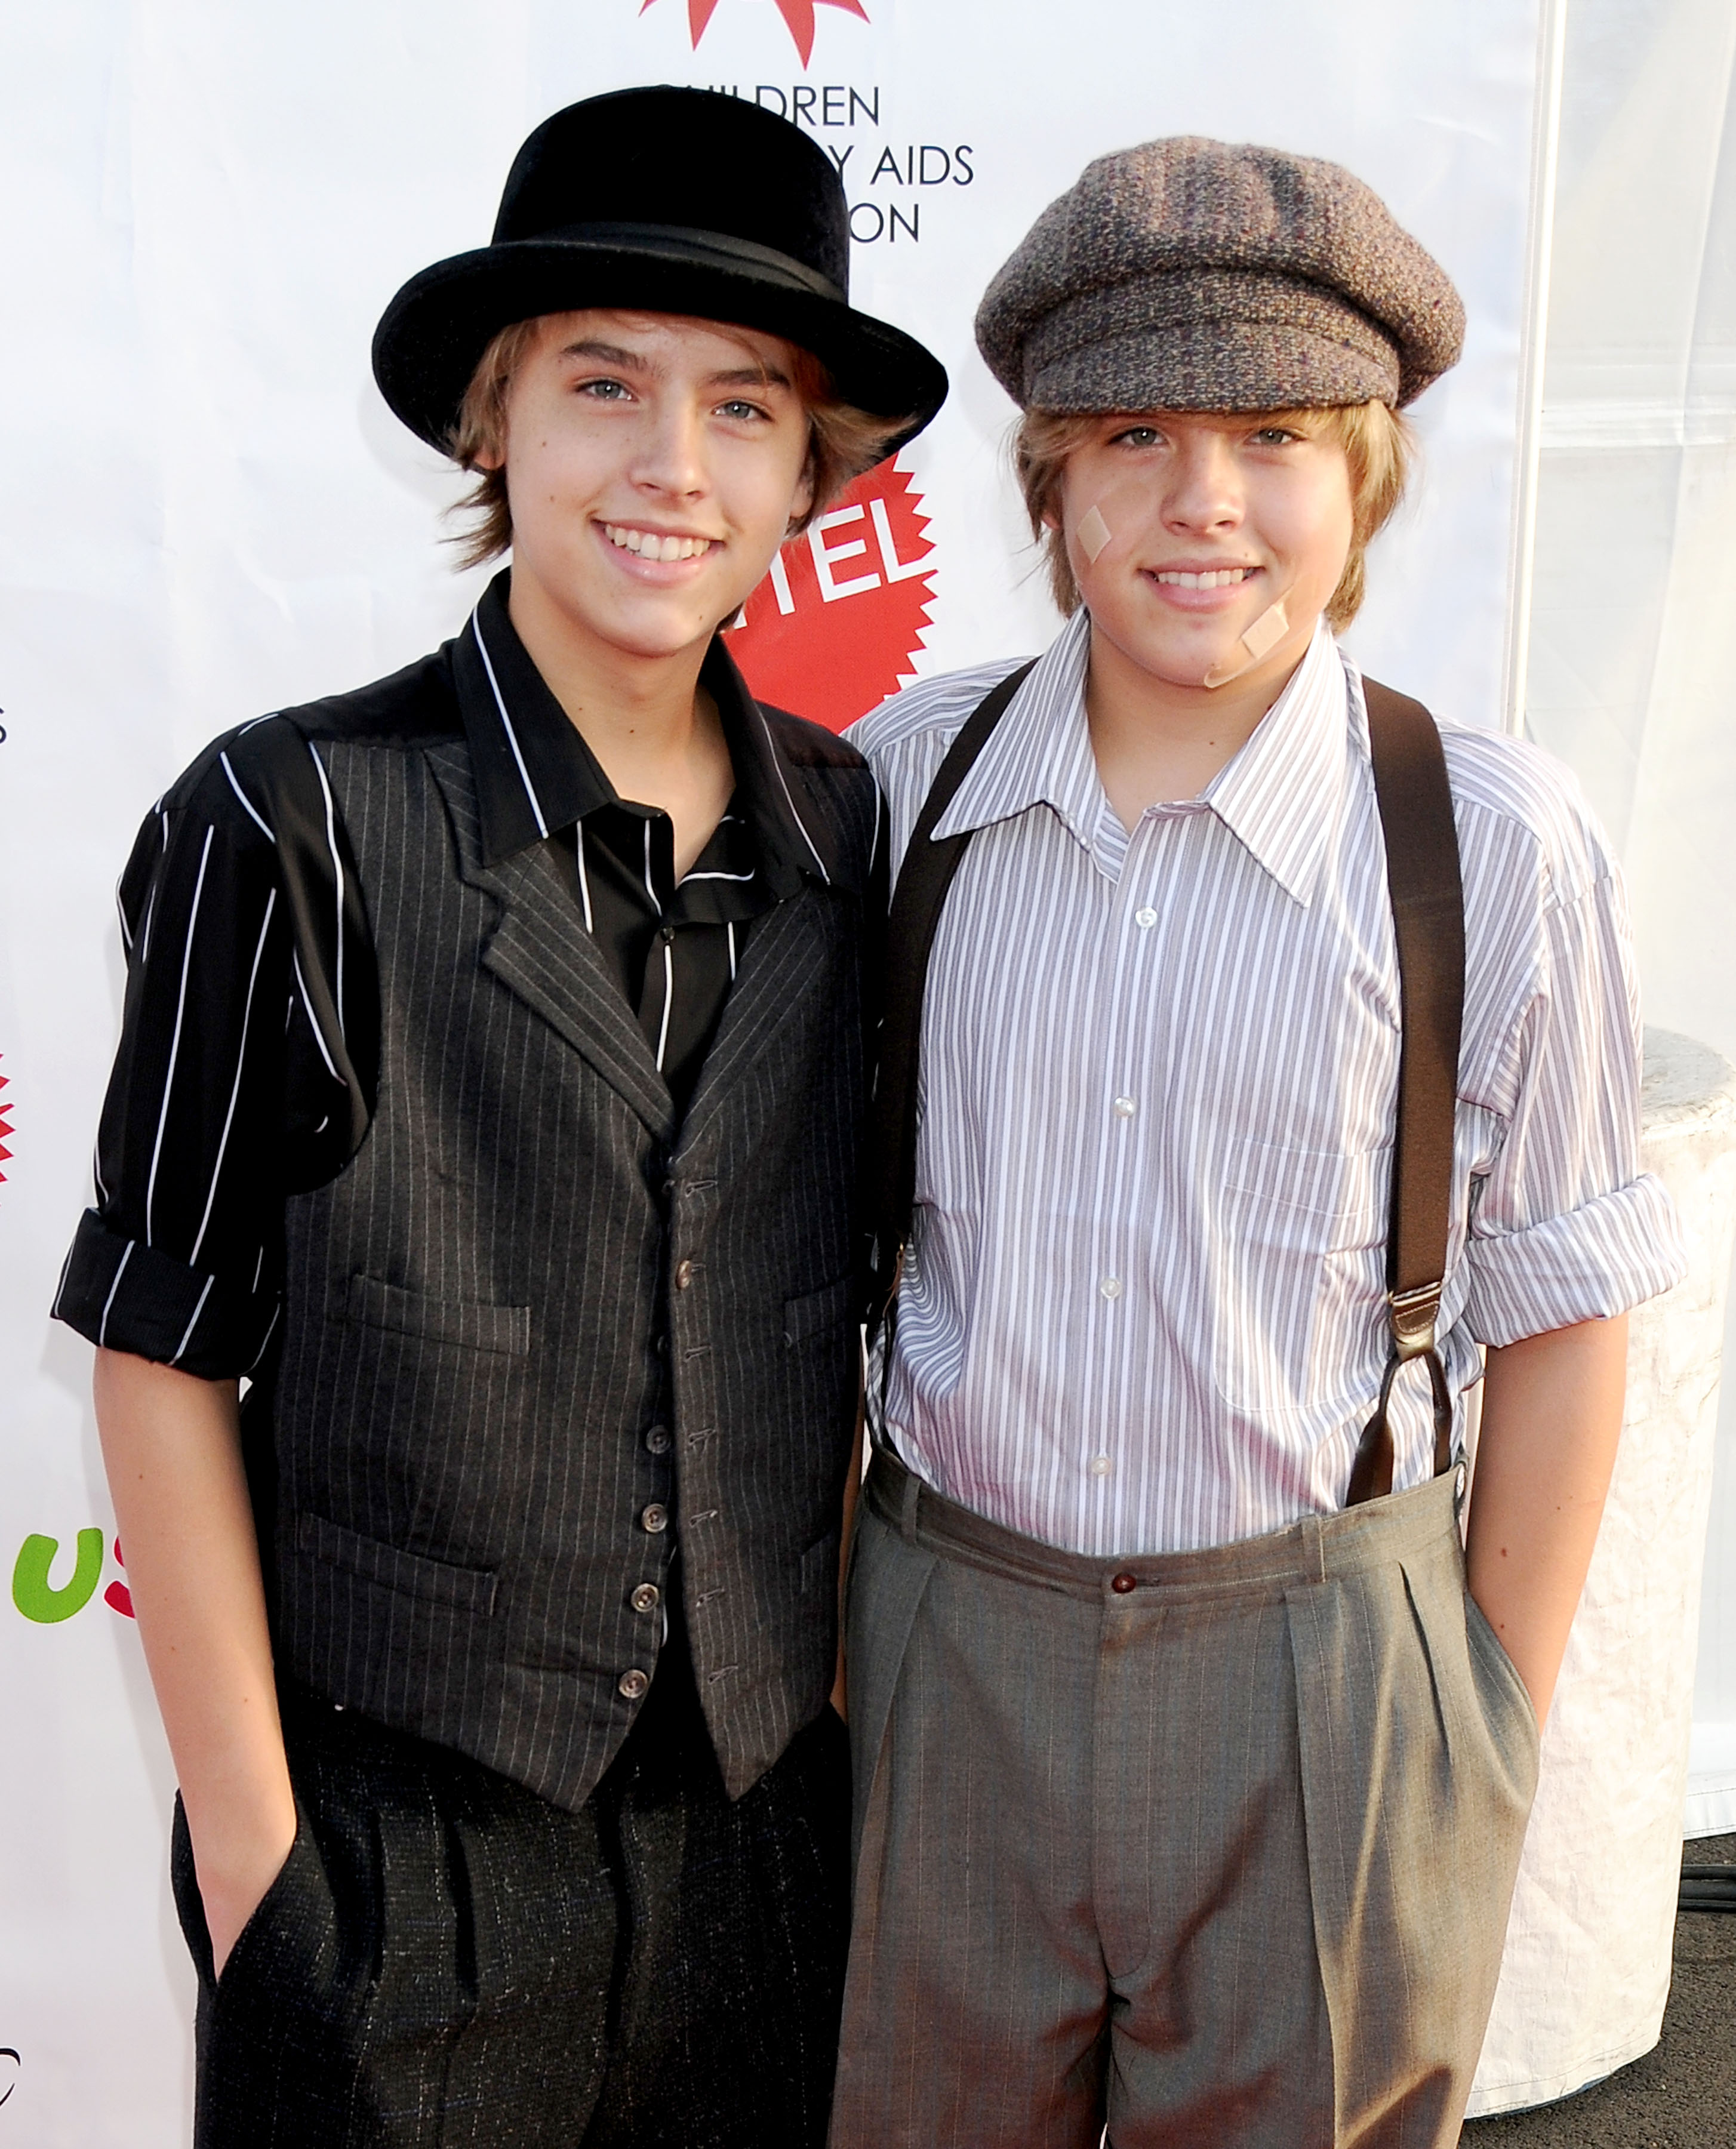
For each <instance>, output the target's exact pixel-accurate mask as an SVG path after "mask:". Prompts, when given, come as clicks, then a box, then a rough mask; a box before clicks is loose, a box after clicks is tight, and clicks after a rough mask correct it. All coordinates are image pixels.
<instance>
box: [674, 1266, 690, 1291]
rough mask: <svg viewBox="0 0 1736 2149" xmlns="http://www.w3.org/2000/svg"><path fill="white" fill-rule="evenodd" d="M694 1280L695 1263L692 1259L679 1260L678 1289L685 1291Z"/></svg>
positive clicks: (676, 1285) (677, 1267)
mask: <svg viewBox="0 0 1736 2149" xmlns="http://www.w3.org/2000/svg"><path fill="white" fill-rule="evenodd" d="M692 1281H693V1264H692V1261H677V1263H676V1265H675V1287H676V1289H677V1291H685V1290H686V1289H687V1286H688V1285H689V1284H690V1283H692Z"/></svg>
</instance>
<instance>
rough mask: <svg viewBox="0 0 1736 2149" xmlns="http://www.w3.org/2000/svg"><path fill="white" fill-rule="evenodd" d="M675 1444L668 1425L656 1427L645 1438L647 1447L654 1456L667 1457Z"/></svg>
mask: <svg viewBox="0 0 1736 2149" xmlns="http://www.w3.org/2000/svg"><path fill="white" fill-rule="evenodd" d="M673 1444H674V1443H673V1442H672V1439H671V1437H670V1432H669V1428H668V1427H667V1425H654V1426H653V1427H652V1429H651V1431H650V1432H647V1434H646V1436H645V1445H646V1446H647V1447H648V1448H649V1449H650V1450H651V1452H652V1454H653V1455H667V1453H668V1452H669V1450H670V1448H671V1447H672V1445H673Z"/></svg>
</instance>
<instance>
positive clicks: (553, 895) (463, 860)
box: [425, 746, 757, 1141]
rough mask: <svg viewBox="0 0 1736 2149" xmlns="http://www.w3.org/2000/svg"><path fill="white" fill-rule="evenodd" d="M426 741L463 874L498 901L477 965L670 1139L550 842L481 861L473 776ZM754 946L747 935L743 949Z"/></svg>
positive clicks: (647, 1058)
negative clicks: (496, 917) (493, 925)
mask: <svg viewBox="0 0 1736 2149" xmlns="http://www.w3.org/2000/svg"><path fill="white" fill-rule="evenodd" d="M425 751H426V752H427V756H428V762H429V766H430V767H431V768H432V770H433V771H434V775H435V781H436V782H437V783H439V785H440V791H441V793H442V794H443V795H444V797H445V801H446V807H447V810H448V812H449V813H450V816H451V819H452V828H453V833H454V834H455V836H456V838H457V841H458V869H459V873H460V877H461V878H463V879H464V880H465V882H466V883H468V885H469V886H470V887H472V888H481V889H482V890H484V891H485V892H486V893H487V894H489V895H491V896H492V897H494V898H495V899H496V902H498V903H499V904H500V905H501V920H500V923H499V924H498V925H497V926H496V928H495V930H494V933H493V934H492V936H491V938H490V939H489V941H488V943H487V944H486V947H485V948H484V949H483V951H482V958H481V960H482V967H483V968H484V969H486V970H487V971H489V972H490V973H491V974H492V975H493V976H495V977H496V978H498V979H500V980H501V984H504V985H506V987H507V988H508V989H509V990H511V992H513V993H515V994H516V995H517V996H518V998H519V999H521V1000H522V1001H523V1002H524V1003H525V1004H526V1007H528V1008H530V1009H532V1010H533V1011H534V1012H535V1013H536V1014H539V1015H541V1017H542V1019H543V1020H544V1021H545V1022H546V1023H547V1024H550V1026H551V1028H552V1029H555V1030H556V1031H557V1032H558V1033H559V1034H560V1035H561V1036H562V1037H563V1038H565V1039H566V1042H567V1043H568V1044H570V1045H571V1046H572V1048H573V1049H574V1050H575V1051H576V1052H578V1053H580V1054H582V1056H583V1057H584V1059H585V1060H586V1063H587V1064H589V1065H590V1066H591V1067H592V1068H594V1069H596V1072H597V1074H599V1075H601V1077H602V1079H603V1080H604V1081H606V1083H607V1084H608V1085H609V1086H610V1088H611V1090H615V1092H616V1094H617V1095H619V1096H620V1097H621V1099H622V1100H624V1101H625V1102H626V1104H627V1105H631V1106H632V1110H634V1111H635V1112H637V1114H638V1115H639V1117H640V1118H641V1119H642V1120H643V1121H644V1122H645V1124H646V1125H647V1127H648V1128H649V1129H650V1130H651V1131H652V1133H653V1134H654V1135H657V1137H658V1139H659V1140H664V1141H667V1140H670V1139H671V1138H672V1136H673V1135H674V1133H675V1108H674V1105H673V1103H672V1100H671V1098H670V1095H669V1090H668V1085H667V1084H666V1083H665V1081H664V1080H663V1078H662V1075H660V1074H659V1073H658V1072H657V1061H656V1059H654V1058H653V1056H652V1049H651V1047H650V1046H649V1045H648V1044H647V1043H646V1041H645V1034H644V1032H643V1031H642V1029H640V1027H639V1024H638V1022H637V1019H635V1017H634V1014H633V1011H632V1009H631V1008H630V1007H628V1005H627V1004H626V1001H625V1000H624V999H622V998H621V991H620V989H619V987H618V986H617V985H616V983H615V980H614V979H613V978H612V977H611V976H610V974H609V969H608V965H607V964H606V963H605V962H604V960H603V958H602V956H601V954H600V953H599V952H598V950H597V947H596V942H595V941H594V940H592V939H591V935H590V934H588V933H587V932H586V930H585V926H584V921H583V920H582V919H581V918H580V916H579V913H578V910H577V908H576V905H575V904H574V902H573V899H572V895H571V891H570V890H569V889H568V888H566V885H565V883H563V881H562V879H561V873H560V870H559V868H558V867H557V866H556V863H555V860H554V859H553V858H551V856H550V854H549V851H548V847H547V846H546V844H544V843H536V844H534V845H532V846H531V848H530V849H528V850H524V851H520V852H517V853H515V854H514V856H512V857H511V858H504V859H502V860H501V863H500V864H499V865H498V866H486V865H484V864H483V863H482V859H481V843H480V835H481V820H480V816H479V814H478V812H477V807H476V786H475V783H474V780H473V779H472V778H471V775H470V763H469V758H468V756H467V754H466V752H465V749H464V747H460V746H436V747H428V748H426V749H425ZM755 937H757V936H755ZM752 947H753V940H752V939H750V940H749V942H748V947H747V953H748V954H752ZM743 967H744V969H745V967H746V965H745V964H744V965H743Z"/></svg>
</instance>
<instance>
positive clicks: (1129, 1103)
mask: <svg viewBox="0 0 1736 2149" xmlns="http://www.w3.org/2000/svg"><path fill="white" fill-rule="evenodd" d="M1139 1109H1140V1108H1139V1106H1138V1105H1136V1104H1135V1102H1134V1100H1133V1099H1132V1098H1131V1097H1117V1098H1116V1100H1115V1117H1116V1118H1117V1119H1118V1120H1130V1119H1131V1118H1132V1117H1133V1115H1134V1114H1135V1112H1136V1111H1138V1110H1139Z"/></svg>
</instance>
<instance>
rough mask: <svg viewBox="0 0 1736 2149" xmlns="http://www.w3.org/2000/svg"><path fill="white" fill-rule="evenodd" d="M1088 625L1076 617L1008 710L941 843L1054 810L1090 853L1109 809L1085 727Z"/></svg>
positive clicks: (938, 827)
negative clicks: (1031, 812)
mask: <svg viewBox="0 0 1736 2149" xmlns="http://www.w3.org/2000/svg"><path fill="white" fill-rule="evenodd" d="M1090 654H1091V622H1090V616H1089V613H1087V612H1085V611H1083V610H1081V611H1077V612H1075V613H1074V616H1073V617H1072V618H1071V619H1070V620H1069V621H1068V622H1067V624H1066V626H1065V627H1063V628H1062V630H1061V632H1060V633H1059V635H1058V636H1057V637H1055V639H1054V641H1053V642H1050V644H1049V647H1048V648H1047V649H1046V650H1045V651H1044V653H1043V655H1042V656H1041V657H1039V658H1038V660H1037V662H1036V663H1035V665H1034V667H1032V670H1031V672H1030V675H1029V677H1028V678H1027V679H1026V680H1025V681H1024V684H1023V685H1022V686H1021V687H1019V691H1018V692H1016V693H1015V694H1014V697H1013V698H1012V700H1011V701H1010V702H1009V703H1008V705H1007V711H1006V714H1005V715H1004V717H1002V718H1001V720H1000V722H999V723H998V724H997V725H996V726H995V727H994V731H993V732H991V733H990V734H989V743H988V744H987V745H986V746H985V747H984V748H983V751H982V752H980V753H979V755H978V756H977V758H976V760H975V762H974V763H973V765H972V767H971V768H970V771H969V774H968V775H967V776H966V777H965V778H964V782H963V783H961V784H960V785H959V788H958V791H957V792H956V793H955V794H954V798H953V803H952V804H951V805H950V806H949V807H948V808H947V809H946V811H945V813H943V814H942V815H941V817H940V818H939V820H938V822H937V823H935V825H934V835H935V838H936V839H937V840H938V838H941V837H943V836H960V835H964V833H967V831H974V830H976V829H978V828H988V827H989V825H990V824H991V823H994V822H996V821H1007V820H1010V819H1011V818H1013V816H1014V814H1015V813H1024V812H1025V811H1027V809H1028V808H1030V807H1033V806H1049V807H1053V808H1054V811H1055V813H1057V814H1058V815H1059V818H1060V819H1061V820H1062V821H1063V822H1064V823H1065V825H1066V827H1067V828H1068V829H1069V831H1070V832H1071V833H1072V834H1073V835H1074V837H1075V838H1077V839H1078V841H1079V843H1082V844H1084V847H1085V848H1086V849H1087V850H1089V849H1090V848H1091V846H1092V839H1093V838H1094V835H1095V833H1096V830H1097V821H1098V816H1099V813H1102V812H1103V811H1104V810H1105V808H1107V807H1108V804H1109V801H1108V800H1107V799H1106V798H1104V791H1103V780H1102V778H1100V777H1099V775H1098V773H1097V758H1096V756H1095V755H1094V753H1093V752H1092V751H1091V735H1090V732H1089V729H1088V728H1087V727H1086V723H1085V667H1086V665H1087V663H1088V662H1089V658H1090Z"/></svg>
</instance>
